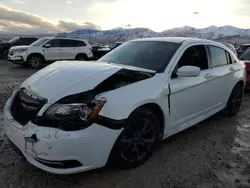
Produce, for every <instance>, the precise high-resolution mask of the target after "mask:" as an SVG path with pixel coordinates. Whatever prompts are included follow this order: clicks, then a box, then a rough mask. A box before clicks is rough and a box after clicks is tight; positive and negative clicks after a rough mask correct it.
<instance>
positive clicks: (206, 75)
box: [204, 73, 213, 78]
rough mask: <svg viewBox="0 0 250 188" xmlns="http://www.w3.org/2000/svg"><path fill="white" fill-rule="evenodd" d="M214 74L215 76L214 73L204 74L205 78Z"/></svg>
mask: <svg viewBox="0 0 250 188" xmlns="http://www.w3.org/2000/svg"><path fill="white" fill-rule="evenodd" d="M212 76H213V74H212V73H207V74H205V75H204V78H211V77H212Z"/></svg>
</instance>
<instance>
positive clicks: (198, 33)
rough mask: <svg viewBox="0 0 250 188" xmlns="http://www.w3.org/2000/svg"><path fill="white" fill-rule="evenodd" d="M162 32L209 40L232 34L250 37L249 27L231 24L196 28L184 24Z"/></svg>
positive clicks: (167, 34) (165, 34)
mask: <svg viewBox="0 0 250 188" xmlns="http://www.w3.org/2000/svg"><path fill="white" fill-rule="evenodd" d="M162 33H163V35H164V36H182V37H197V38H204V39H211V40H217V39H221V38H223V37H233V36H239V37H245V38H250V29H240V28H237V27H233V26H222V27H216V26H210V27H207V28H204V29H196V28H193V27H189V26H185V27H180V28H174V29H170V30H165V31H163V32H162Z"/></svg>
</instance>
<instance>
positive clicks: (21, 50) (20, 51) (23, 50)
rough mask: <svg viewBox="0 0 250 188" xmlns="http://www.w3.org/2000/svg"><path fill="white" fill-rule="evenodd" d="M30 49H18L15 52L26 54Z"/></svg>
mask: <svg viewBox="0 0 250 188" xmlns="http://www.w3.org/2000/svg"><path fill="white" fill-rule="evenodd" d="M27 50H28V49H26V48H23V49H16V50H15V52H16V53H22V52H26V51H27Z"/></svg>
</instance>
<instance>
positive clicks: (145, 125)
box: [120, 119, 156, 163]
mask: <svg viewBox="0 0 250 188" xmlns="http://www.w3.org/2000/svg"><path fill="white" fill-rule="evenodd" d="M155 132H156V130H155V127H154V125H153V123H152V122H151V121H150V120H148V119H140V120H136V121H134V122H133V123H132V124H131V125H130V126H129V127H127V128H126V129H125V130H124V133H123V135H122V136H121V139H120V140H121V143H122V150H121V156H122V158H123V159H125V160H127V161H129V162H130V163H139V161H142V160H143V159H144V158H146V157H148V155H149V153H150V152H151V150H152V147H153V145H154V143H155V140H156V134H155Z"/></svg>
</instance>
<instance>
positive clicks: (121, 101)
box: [98, 76, 168, 120]
mask: <svg viewBox="0 0 250 188" xmlns="http://www.w3.org/2000/svg"><path fill="white" fill-rule="evenodd" d="M163 85H164V84H163V82H162V79H161V76H154V77H152V78H151V79H147V80H143V81H140V82H137V83H134V84H130V85H127V86H124V87H121V88H118V89H116V90H113V91H109V92H106V93H103V94H101V95H100V96H98V97H105V98H106V99H107V102H106V104H105V106H104V107H103V109H102V110H101V112H100V113H99V115H101V116H104V117H108V118H111V119H115V120H123V119H127V118H128V117H129V115H130V114H131V113H132V112H133V111H134V110H135V109H137V108H138V107H140V106H142V105H145V104H149V103H154V104H157V105H159V106H160V107H162V109H163V106H166V107H167V106H168V100H162V97H164V95H163V91H164V90H163V89H162V88H163V87H162V86H163ZM165 97H167V96H165ZM163 111H164V110H163Z"/></svg>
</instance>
